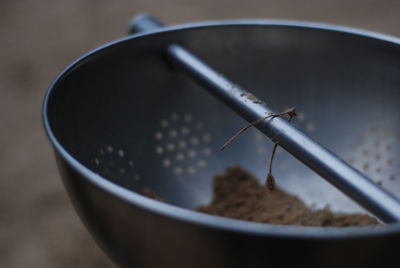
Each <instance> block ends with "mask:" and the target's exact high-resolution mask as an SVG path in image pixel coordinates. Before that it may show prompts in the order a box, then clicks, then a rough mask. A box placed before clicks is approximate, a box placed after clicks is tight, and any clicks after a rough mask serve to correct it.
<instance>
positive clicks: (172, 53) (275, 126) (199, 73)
mask: <svg viewBox="0 0 400 268" xmlns="http://www.w3.org/2000/svg"><path fill="white" fill-rule="evenodd" d="M162 27H163V25H162V24H161V23H160V22H159V21H157V20H156V19H154V18H153V17H151V16H149V15H142V16H139V17H137V18H136V19H134V20H133V22H132V24H131V28H130V32H131V33H137V32H140V31H146V32H148V31H155V30H159V29H160V28H162ZM166 51H167V54H168V56H169V58H170V60H171V61H172V62H174V63H175V64H176V65H177V66H179V67H180V69H181V70H183V71H184V72H186V73H187V74H188V75H190V76H191V77H192V78H193V79H194V80H196V81H197V82H198V83H200V84H201V85H202V86H204V88H205V89H207V90H208V91H209V92H210V93H211V94H213V95H214V96H215V97H217V98H218V99H219V100H220V101H221V102H223V103H225V104H226V105H227V106H229V107H230V108H231V109H232V110H233V111H235V112H236V113H238V114H239V115H240V116H242V117H243V118H244V119H245V120H247V121H249V122H252V121H255V120H257V119H260V118H262V117H265V116H266V115H267V114H268V113H270V112H271V109H269V108H268V107H267V106H266V105H265V104H264V103H262V102H260V101H254V99H253V98H248V96H249V92H248V91H246V90H244V89H242V88H240V87H238V86H237V85H236V84H234V83H232V82H231V81H230V80H228V79H227V78H225V77H224V76H223V75H221V74H220V73H219V72H217V71H215V70H213V69H212V68H211V67H209V66H208V65H207V64H205V63H204V62H202V61H201V60H200V59H198V58H197V57H196V56H194V55H193V54H191V53H190V52H189V51H188V50H186V49H185V48H183V47H181V46H179V45H177V44H171V45H169V46H168V47H167V48H166ZM256 127H257V128H258V129H259V130H260V131H262V132H263V133H264V134H265V135H267V136H268V137H269V138H270V139H271V140H272V141H273V142H275V143H279V146H281V147H283V148H284V149H285V150H287V151H288V152H289V153H290V154H292V155H293V156H294V157H296V158H297V159H298V160H300V161H301V162H302V163H304V164H305V165H306V166H308V167H309V168H311V169H312V170H314V171H315V172H316V173H317V174H319V175H320V176H321V177H323V178H324V179H326V180H327V181H329V182H330V183H331V184H333V185H334V186H335V187H336V188H338V189H339V190H341V191H342V192H343V193H345V194H346V195H347V196H349V197H350V198H352V199H353V200H354V201H356V202H357V203H358V204H360V205H361V206H363V207H364V208H365V209H367V210H368V211H369V212H371V213H372V214H374V215H375V216H376V217H378V218H379V219H380V220H381V221H383V222H385V223H391V222H398V221H400V203H399V201H398V200H397V199H396V198H395V197H394V196H393V195H391V194H390V193H388V192H386V191H385V190H384V189H382V188H381V187H379V186H377V185H376V184H375V183H373V182H372V181H371V180H370V179H368V178H367V177H366V176H364V175H363V174H361V173H360V172H359V171H357V170H356V169H354V168H353V167H351V166H350V165H348V164H347V163H346V162H345V161H343V160H342V159H340V158H339V157H338V156H336V155H335V154H333V153H332V152H330V151H329V150H328V149H326V148H324V147H323V146H321V145H320V144H318V143H317V142H315V141H313V140H312V139H311V138H309V137H308V136H307V135H305V134H304V133H302V132H301V131H299V130H298V129H296V128H295V127H293V126H292V125H290V124H289V123H288V122H287V121H285V120H282V119H280V118H274V119H271V120H264V121H263V122H261V123H259V124H258V125H257V126H256Z"/></svg>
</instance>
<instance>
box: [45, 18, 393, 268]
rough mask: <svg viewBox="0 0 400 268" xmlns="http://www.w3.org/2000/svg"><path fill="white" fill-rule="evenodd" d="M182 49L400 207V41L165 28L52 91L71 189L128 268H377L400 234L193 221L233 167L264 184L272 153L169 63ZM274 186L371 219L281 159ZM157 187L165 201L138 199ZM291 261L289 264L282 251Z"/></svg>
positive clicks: (299, 27)
mask: <svg viewBox="0 0 400 268" xmlns="http://www.w3.org/2000/svg"><path fill="white" fill-rule="evenodd" d="M170 43H179V44H181V45H182V46H184V47H186V48H188V49H190V51H192V52H193V53H195V54H196V55H198V56H199V57H201V58H202V59H203V60H204V61H205V62H207V63H208V64H210V65H211V66H213V67H215V68H216V69H218V70H220V71H222V72H223V74H224V75H226V76H227V77H230V78H234V81H235V82H237V83H239V84H240V85H243V86H244V87H246V88H247V89H251V91H252V92H254V93H255V94H256V95H257V96H258V97H259V98H260V99H263V100H266V101H268V104H269V106H271V107H272V108H274V109H275V110H276V111H282V110H284V109H286V108H288V107H292V106H296V108H297V111H298V112H299V114H300V115H299V117H298V118H297V119H295V120H294V121H293V124H294V125H296V126H297V127H298V128H299V129H300V130H302V131H304V132H306V133H308V134H309V135H310V136H311V137H313V138H314V139H315V140H317V141H319V142H320V143H321V144H324V145H326V146H327V147H328V148H330V149H331V150H332V151H334V152H335V153H336V154H337V155H339V156H340V157H342V158H343V159H345V160H347V161H348V162H349V163H350V164H352V165H353V166H354V167H356V168H357V169H359V170H360V171H362V172H363V173H365V174H366V175H367V176H368V177H370V178H372V179H374V180H375V182H376V183H378V184H380V185H382V187H384V188H385V189H386V190H388V191H389V192H391V193H392V194H394V195H395V196H397V197H398V198H399V197H400V160H399V159H400V158H399V155H398V154H399V152H400V116H399V115H400V113H399V112H400V88H399V87H400V40H398V39H396V38H392V37H387V36H383V35H380V34H375V33H370V32H365V31H360V30H354V29H349V28H344V27H338V26H329V25H321V24H314V23H303V22H290V21H270V20H257V21H249V20H246V21H228V22H212V23H201V24H191V25H186V26H178V27H170V28H165V29H162V30H159V31H156V32H153V33H149V34H141V35H135V36H132V37H128V38H125V39H122V40H119V41H116V42H113V43H111V44H108V45H106V46H103V47H101V48H98V49H96V50H94V51H92V52H90V53H88V54H86V55H85V56H83V57H81V58H80V59H78V60H77V61H75V62H74V63H72V64H71V65H70V66H69V67H68V68H67V69H66V70H64V71H63V72H62V73H61V74H60V75H59V76H58V77H57V78H56V79H55V81H54V82H53V83H52V84H51V86H50V88H49V90H48V93H47V95H46V98H45V102H44V124H45V128H46V131H47V133H48V135H49V137H50V140H51V142H52V144H53V146H54V149H55V154H56V158H57V161H58V164H59V169H60V172H61V174H62V177H63V181H64V183H65V186H66V188H67V190H68V193H69V195H70V197H71V199H72V201H73V203H74V205H75V207H76V209H77V211H78V213H79V214H80V216H81V218H82V220H83V221H84V222H85V224H86V225H87V227H88V229H89V230H90V231H91V232H92V234H93V235H94V237H95V238H96V240H97V242H98V243H99V244H100V246H101V247H102V248H103V250H104V251H105V252H106V253H107V254H108V255H109V256H110V257H111V258H112V259H113V260H114V261H115V263H117V264H118V265H120V266H123V267H125V266H126V267H266V265H268V267H283V266H285V265H289V264H296V265H299V266H307V267H338V266H341V267H359V266H361V265H364V266H363V267H376V266H377V265H378V264H379V265H380V266H382V265H383V264H385V263H390V262H391V261H393V260H396V261H397V258H396V255H397V252H396V251H397V250H396V248H397V245H399V243H400V225H399V224H397V223H395V224H389V225H382V226H377V227H362V228H361V227H359V228H355V227H352V228H317V227H288V226H277V225H268V224H258V223H251V222H244V221H238V220H232V219H226V218H222V217H217V216H210V215H206V214H201V213H197V212H194V211H191V209H192V208H194V207H196V206H198V205H200V204H206V203H208V202H209V201H210V199H211V197H212V179H213V176H214V175H215V174H218V173H222V172H223V171H224V169H225V168H226V167H227V166H232V165H241V166H243V167H244V168H246V169H248V170H250V171H251V172H252V173H254V174H255V175H256V176H258V177H259V178H260V179H263V178H264V177H265V175H266V169H267V166H266V165H267V159H268V157H269V154H270V152H271V149H272V143H271V142H270V141H269V140H268V139H267V138H266V137H264V136H263V135H262V134H261V133H259V132H258V130H256V129H252V130H250V131H248V132H247V133H245V134H244V135H243V136H242V137H240V140H238V141H236V142H235V143H233V144H232V145H231V146H230V148H228V149H227V150H225V151H223V152H220V151H219V148H220V146H221V145H222V144H223V143H224V142H225V141H226V140H227V138H229V137H230V136H232V134H234V133H235V131H237V130H238V129H239V128H240V127H242V126H243V125H244V124H245V122H244V121H243V120H242V119H241V118H240V117H239V116H237V115H235V114H234V113H232V112H231V111H230V110H229V109H228V108H226V107H225V106H223V105H221V104H220V103H219V102H218V101H217V100H216V99H214V98H213V97H212V96H210V95H209V94H208V93H207V92H205V91H204V90H203V89H202V88H200V86H198V85H197V84H196V83H194V82H193V81H192V80H190V79H189V78H187V77H186V76H185V75H184V74H182V73H180V72H179V71H177V70H176V69H174V68H173V67H172V66H171V65H169V64H168V62H167V61H166V60H165V58H164V57H163V55H164V53H163V51H164V48H165V46H166V45H167V44H170ZM274 176H275V177H276V179H277V183H278V184H279V185H280V186H281V187H282V188H284V189H286V190H287V191H289V192H291V193H293V194H296V195H297V196H299V197H300V198H301V199H303V200H304V201H305V202H306V203H307V204H308V205H312V206H315V207H316V208H323V207H326V206H330V208H331V209H332V210H333V211H336V212H360V211H361V212H363V209H362V208H360V207H359V206H358V205H356V204H355V203H353V202H352V201H351V200H350V199H348V198H347V197H346V196H345V195H343V194H342V193H340V192H339V191H338V190H336V189H335V188H333V187H332V186H331V185H329V184H328V183H327V182H325V181H324V180H323V179H322V178H320V177H319V176H318V175H316V174H315V173H313V172H312V171H310V170H309V169H308V168H306V167H304V166H303V165H302V164H300V163H298V161H297V160H295V159H294V158H293V157H292V156H290V155H289V154H288V153H286V152H284V151H283V150H280V151H278V153H277V155H276V159H275V165H274ZM145 188H150V189H152V190H154V191H155V192H157V193H158V194H159V195H160V196H161V197H162V198H163V199H165V200H166V201H167V202H168V203H161V202H158V201H155V200H151V199H149V198H147V197H144V196H142V195H140V194H137V193H136V192H139V191H141V190H143V189H145ZM283 254H284V255H286V256H287V257H283V258H282V255H283Z"/></svg>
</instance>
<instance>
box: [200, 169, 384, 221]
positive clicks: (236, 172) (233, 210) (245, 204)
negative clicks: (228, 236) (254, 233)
mask: <svg viewBox="0 0 400 268" xmlns="http://www.w3.org/2000/svg"><path fill="white" fill-rule="evenodd" d="M196 210H197V211H200V212H204V213H208V214H213V215H219V216H224V217H228V218H234V219H240V220H245V221H255V222H263V223H271V224H282V225H303V226H336V227H344V226H362V225H373V224H378V221H377V220H376V219H375V218H373V217H370V216H368V215H365V214H335V213H332V212H331V211H330V210H329V209H323V210H316V211H315V210H311V209H310V208H308V207H307V206H306V205H305V204H304V203H303V202H302V201H301V200H300V199H299V198H297V197H296V196H293V195H290V194H288V193H286V192H284V191H283V190H281V189H279V187H277V186H276V187H275V189H274V190H273V191H269V190H268V189H267V188H266V187H265V186H262V185H260V184H259V183H258V181H257V180H256V179H255V178H254V177H253V176H252V175H251V174H250V173H248V172H247V171H245V170H243V169H242V168H240V167H231V168H227V169H226V171H225V174H223V175H217V176H216V177H215V179H214V197H213V200H212V202H211V203H210V204H209V205H207V206H200V207H198V208H197V209H196Z"/></svg>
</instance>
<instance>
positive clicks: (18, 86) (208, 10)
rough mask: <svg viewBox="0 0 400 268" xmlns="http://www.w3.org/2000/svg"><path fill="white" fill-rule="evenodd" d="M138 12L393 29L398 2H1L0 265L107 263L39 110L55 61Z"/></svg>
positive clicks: (176, 19)
mask: <svg viewBox="0 0 400 268" xmlns="http://www.w3.org/2000/svg"><path fill="white" fill-rule="evenodd" d="M243 3H245V4H243ZM141 12H147V13H152V14H155V15H156V16H158V17H159V18H160V19H161V20H163V21H165V22H168V23H170V24H173V23H183V22H189V21H198V20H209V19H226V18H282V19H296V20H309V21H320V22H328V23H336V24H341V25H347V26H354V27H359V28H364V29H368V30H373V31H379V32H383V33H387V34H391V35H395V36H400V20H399V14H400V1H398V0H393V1H376V0H336V1H332V0H310V1H301V0H300V1H287V0H280V1H278V0H272V1H265V0H248V1H245V2H243V1H238V0H215V1H210V0H206V1H194V0H185V1H184V0H170V1H161V0H159V1H151V0H135V1H126V0H124V1H106V0H96V1H94V0H92V1H89V0H81V1H79V0H69V1H58V0H41V1H36V0H1V1H0V267H44V268H46V267H112V264H111V262H110V261H109V260H108V259H107V258H106V257H105V256H104V255H103V253H102V252H101V251H100V250H99V249H98V247H97V246H96V245H95V243H94V242H93V240H92V238H91V237H90V236H89V235H88V233H87V231H86V230H85V229H84V227H83V225H82V223H81V222H80V221H79V219H78V218H77V216H76V214H75V212H74V211H73V209H72V207H71V204H70V203H69V200H68V198H67V196H66V194H65V191H64V189H63V186H62V184H61V180H60V178H59V175H58V173H57V170H56V166H55V162H54V160H53V155H52V149H51V146H50V144H49V142H48V141H47V139H46V136H45V134H44V131H43V129H42V125H41V118H40V109H41V102H42V98H43V95H44V92H45V90H46V87H47V86H48V84H49V83H50V81H51V80H52V78H53V77H55V75H56V74H57V73H58V72H59V71H60V70H61V69H62V68H63V67H65V66H66V65H67V64H68V63H69V62H71V61H72V60H73V59H75V58H76V57H78V56H80V55H81V54H83V53H84V52H86V51H88V50H90V49H93V48H95V47H96V46H98V45H100V44H102V43H105V42H108V41H111V40H113V39H116V38H118V37H121V36H123V35H124V34H125V31H126V28H127V24H128V22H129V20H130V19H131V17H132V16H133V15H135V14H138V13H141Z"/></svg>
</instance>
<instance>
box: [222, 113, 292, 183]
mask: <svg viewBox="0 0 400 268" xmlns="http://www.w3.org/2000/svg"><path fill="white" fill-rule="evenodd" d="M285 115H287V116H288V117H289V119H288V122H290V121H291V120H292V118H293V117H295V116H297V113H296V109H295V107H292V108H290V109H288V110H286V111H284V112H282V113H276V114H269V115H267V116H265V117H263V118H260V119H257V120H256V121H253V122H251V123H250V124H248V125H246V126H245V127H243V128H242V129H240V130H239V131H238V132H236V134H235V135H233V136H232V137H231V138H230V139H229V140H228V141H227V142H226V143H225V144H224V145H223V146H222V147H221V150H224V149H225V148H226V147H228V146H229V145H230V144H231V143H232V142H234V141H235V140H236V139H237V138H238V137H239V136H240V135H241V134H242V133H243V132H245V131H246V130H248V129H249V128H251V127H254V126H256V125H257V124H259V123H261V122H262V121H264V120H267V119H274V118H275V117H282V116H285ZM277 149H278V143H275V145H274V148H273V149H272V154H271V158H270V160H269V166H268V174H267V179H266V186H267V188H268V189H269V190H273V189H274V186H275V178H274V176H272V163H273V161H274V157H275V153H276V150H277Z"/></svg>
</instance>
